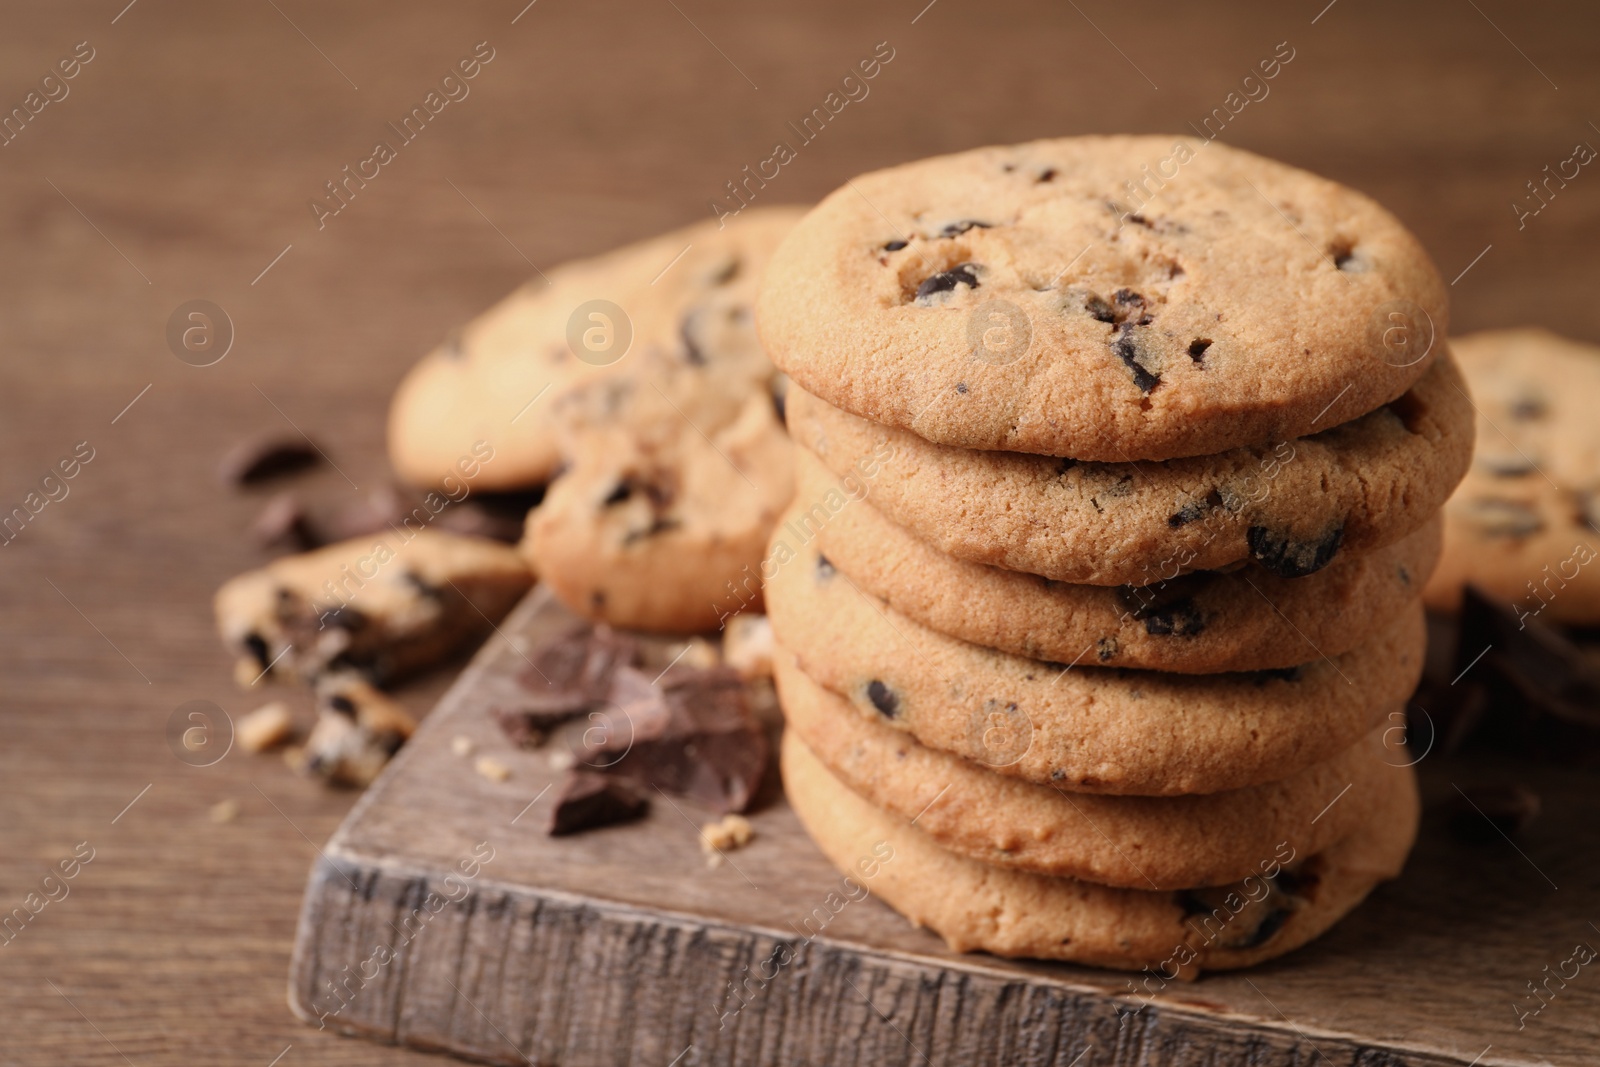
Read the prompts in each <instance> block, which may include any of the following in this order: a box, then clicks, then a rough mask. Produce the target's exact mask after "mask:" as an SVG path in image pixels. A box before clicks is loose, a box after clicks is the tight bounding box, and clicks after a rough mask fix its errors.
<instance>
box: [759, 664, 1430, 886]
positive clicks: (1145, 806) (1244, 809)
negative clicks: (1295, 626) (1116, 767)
mask: <svg viewBox="0 0 1600 1067" xmlns="http://www.w3.org/2000/svg"><path fill="white" fill-rule="evenodd" d="M776 670H777V682H778V693H779V696H780V698H781V700H782V703H783V712H784V717H785V718H786V719H787V720H788V723H789V729H790V730H791V731H792V732H793V733H794V734H795V735H796V736H797V737H798V738H799V739H800V740H801V741H804V742H805V744H806V747H807V748H809V749H810V750H811V752H812V753H813V754H814V755H815V756H816V757H817V758H818V759H819V760H821V761H822V763H823V764H824V765H825V766H827V768H828V769H829V771H830V772H832V773H833V774H834V775H835V776H836V777H838V778H839V779H840V781H842V782H843V783H844V784H845V785H847V786H849V787H850V788H851V789H852V790H854V791H855V792H857V793H859V794H860V795H861V796H862V798H863V799H865V800H867V801H869V802H870V803H872V804H873V805H875V806H877V807H879V808H883V809H884V810H886V811H889V812H892V813H894V814H896V815H899V816H900V817H901V818H904V819H908V820H911V819H914V820H915V821H916V825H917V827H918V828H919V829H920V830H922V832H923V833H925V834H927V835H928V836H929V837H931V838H932V839H933V840H934V841H935V842H936V843H937V844H938V845H939V846H940V847H941V848H945V849H948V850H950V851H952V852H957V853H960V854H961V855H964V856H970V857H971V858H973V859H976V860H981V861H983V862H985V863H991V864H995V865H997V866H1001V867H1011V868H1015V869H1017V870H1025V871H1033V872H1035V873H1038V874H1051V875H1061V876H1065V877H1071V878H1082V879H1084V880H1086V881H1090V882H1098V883H1100V884H1102V885H1117V886H1124V887H1127V888H1130V889H1183V888H1187V887H1192V886H1202V885H1206V886H1211V885H1226V884H1227V883H1229V882H1235V881H1238V880H1239V879H1240V878H1244V877H1245V876H1247V875H1250V874H1253V873H1255V869H1256V863H1257V862H1258V861H1259V860H1260V858H1261V857H1262V856H1263V855H1271V854H1272V852H1273V849H1274V848H1275V846H1277V845H1278V843H1279V842H1287V843H1289V844H1290V845H1292V846H1293V847H1294V848H1295V850H1296V851H1297V852H1298V853H1300V854H1301V855H1310V854H1311V853H1313V852H1320V851H1321V850H1322V849H1324V848H1326V847H1328V846H1329V845H1331V844H1333V843H1334V842H1336V841H1339V840H1341V839H1342V838H1344V837H1345V836H1347V835H1348V834H1350V833H1353V832H1354V831H1355V830H1357V829H1358V828H1360V826H1361V825H1363V824H1364V823H1365V822H1366V821H1367V820H1368V819H1369V818H1370V817H1371V815H1372V814H1373V812H1375V811H1378V810H1382V809H1384V808H1387V807H1388V806H1389V803H1388V802H1389V801H1390V799H1391V798H1390V796H1389V791H1390V785H1391V782H1392V780H1393V779H1394V778H1395V777H1396V776H1397V774H1398V772H1397V770H1396V768H1397V767H1398V766H1400V765H1401V764H1404V763H1405V762H1406V756H1405V755H1404V753H1403V751H1398V750H1397V751H1396V752H1389V751H1387V750H1386V749H1385V747H1384V739H1383V733H1384V729H1383V728H1380V729H1379V730H1377V731H1375V732H1373V733H1371V734H1369V735H1368V736H1367V737H1366V738H1364V739H1363V740H1361V741H1358V742H1357V743H1356V744H1355V745H1353V746H1351V747H1350V748H1348V749H1346V750H1345V751H1343V752H1340V753H1338V754H1336V755H1334V756H1333V757H1331V758H1329V759H1327V760H1324V761H1322V762H1321V763H1316V764H1313V765H1311V766H1310V767H1307V768H1305V769H1304V770H1302V771H1299V772H1297V773H1296V774H1293V775H1291V776H1289V777H1288V778H1285V779H1283V780H1282V781H1277V782H1268V783H1263V784H1262V785H1257V786H1251V787H1249V788H1246V789H1235V790H1230V791H1228V792H1225V793H1212V794H1209V795H1207V796H1182V797H1115V796H1097V795H1094V794H1088V793H1079V794H1072V793H1068V792H1065V791H1064V790H1061V789H1059V788H1056V787H1053V786H1047V785H1038V784H1035V783H1033V782H1025V781H1021V780H1020V779H1016V778H1007V777H1005V776H1003V775H999V774H994V773H992V772H990V771H988V770H986V769H984V768H983V767H981V766H979V765H978V764H975V763H973V762H971V761H970V760H964V759H961V758H960V757H958V756H952V755H950V754H949V753H947V752H941V751H939V750H938V749H934V748H928V747H927V746H925V745H922V744H920V743H918V742H917V741H916V739H915V738H913V737H911V736H909V735H908V734H906V733H904V732H903V731H900V730H896V729H894V728H892V727H890V726H888V725H886V724H884V723H882V722H880V721H875V717H874V718H868V717H867V716H866V715H864V714H862V713H861V712H859V711H858V710H857V709H855V708H854V707H852V706H851V705H850V702H849V701H847V700H845V699H844V698H843V697H840V696H837V695H835V694H834V693H831V692H829V691H828V690H826V689H824V688H823V687H822V686H820V685H818V684H817V683H816V682H814V681H812V680H811V679H810V678H808V677H806V675H805V674H804V673H802V672H801V671H800V669H799V667H798V666H796V664H795V660H794V656H793V655H792V654H790V653H789V652H788V651H787V650H781V651H780V653H779V656H778V659H777V663H776Z"/></svg>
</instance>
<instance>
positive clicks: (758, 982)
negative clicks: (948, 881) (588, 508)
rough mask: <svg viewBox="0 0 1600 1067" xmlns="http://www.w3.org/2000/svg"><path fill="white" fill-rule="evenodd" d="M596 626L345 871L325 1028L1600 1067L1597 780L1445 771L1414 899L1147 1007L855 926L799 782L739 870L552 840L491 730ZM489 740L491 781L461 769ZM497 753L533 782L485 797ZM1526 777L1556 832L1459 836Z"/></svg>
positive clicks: (621, 1041)
mask: <svg viewBox="0 0 1600 1067" xmlns="http://www.w3.org/2000/svg"><path fill="white" fill-rule="evenodd" d="M570 621H571V617H570V616H569V615H568V614H567V613H566V612H565V611H564V610H563V609H562V608H561V607H560V606H559V605H557V604H556V603H555V602H554V601H553V600H552V599H551V598H549V597H548V596H547V595H546V594H545V593H544V592H543V590H540V589H536V590H535V591H534V592H533V593H531V594H530V595H529V597H528V598H527V599H526V600H525V601H524V602H523V603H522V604H521V605H520V606H519V607H518V608H517V610H516V611H515V612H514V613H513V614H512V615H511V616H510V617H509V618H508V619H507V620H506V621H505V622H504V623H503V624H502V625H501V627H500V629H499V631H498V632H497V635H496V636H495V637H494V638H493V639H492V640H491V641H490V642H489V643H488V645H487V646H486V647H485V648H484V649H483V650H482V652H480V653H479V655H478V656H477V658H476V659H475V660H474V661H473V663H472V665H471V666H470V668H468V670H466V671H465V672H464V673H463V674H462V676H461V678H460V680H459V681H458V682H457V683H456V685H455V686H454V687H453V688H452V689H451V690H450V692H449V693H448V694H447V695H446V696H445V697H444V699H443V700H442V701H441V702H440V704H439V706H438V708H437V709H436V710H435V711H434V712H433V713H432V714H431V715H430V716H429V717H428V718H427V720H426V721H425V722H424V724H423V726H422V728H421V730H420V731H419V732H418V734H417V735H416V737H415V738H414V739H413V740H412V741H411V742H410V743H409V744H408V745H407V746H406V747H405V749H404V750H403V751H402V752H401V753H400V755H399V756H398V757H397V758H396V759H395V760H394V762H393V763H392V765H391V766H390V767H389V768H388V770H387V771H386V772H385V773H384V775H383V776H382V778H381V779H380V780H379V781H378V782H377V783H376V784H375V785H374V786H373V787H372V788H371V789H370V790H369V791H368V792H367V793H366V795H365V796H363V797H362V798H361V800H360V801H359V802H358V803H357V805H356V806H355V808H354V809H353V810H352V811H351V813H350V815H349V817H348V818H347V819H346V820H345V822H344V824H343V825H342V826H341V827H340V828H339V830H338V831H337V832H336V833H335V834H334V836H333V838H332V839H331V840H330V841H329V842H328V843H327V845H326V847H324V848H323V849H322V850H321V853H320V855H321V858H320V859H319V860H318V862H317V863H316V865H315V867H314V869H313V871H312V873H311V878H310V884H309V886H308V887H307V890H306V898H305V903H304V907H303V911H302V914H301V918H300V927H299V934H298V938H297V943H296V946H295V952H294V957H293V962H292V965H291V974H290V979H289V1000H290V1004H291V1006H292V1007H293V1008H294V1010H295V1012H296V1013H297V1014H298V1015H300V1016H301V1017H302V1018H304V1019H306V1020H307V1021H309V1022H311V1023H313V1024H314V1025H321V1026H328V1027H333V1028H336V1029H338V1030H341V1031H345V1032H348V1033H351V1034H357V1035H361V1036H364V1037H368V1038H372V1039H375V1040H378V1041H384V1042H392V1043H400V1044H405V1045H411V1046H415V1047H418V1048H425V1049H437V1050H445V1051H449V1052H452V1053H456V1054H458V1055H461V1056H466V1057H470V1058H473V1059H479V1060H485V1061H489V1062H495V1063H532V1064H562V1065H569V1067H588V1065H592V1064H621V1063H637V1064H650V1065H658V1067H669V1065H673V1067H677V1065H682V1067H689V1065H704V1064H729V1065H732V1064H738V1065H740V1067H748V1065H754V1064H782V1065H789V1064H813V1065H818V1067H839V1065H846V1064H860V1065H863V1067H896V1065H902V1064H904V1065H908V1067H911V1065H918V1064H923V1065H927V1067H945V1065H958V1064H959V1065H972V1064H983V1063H1005V1064H1028V1065H1032V1064H1041V1065H1042V1064H1060V1065H1072V1067H1099V1065H1111V1064H1115V1065H1132V1064H1234V1063H1248V1064H1255V1065H1268V1064H1271V1065H1277V1064H1283V1065H1286V1067H1287V1065H1290V1064H1309V1063H1317V1064H1363V1065H1376V1064H1417V1065H1430V1067H1431V1065H1443V1064H1457V1065H1466V1064H1480V1065H1489V1064H1519V1065H1520V1064H1529V1065H1532V1064H1558V1065H1565V1064H1580V1063H1583V1064H1588V1063H1594V1062H1596V1057H1597V1056H1600V1053H1597V1052H1596V1049H1595V1044H1594V1033H1595V1030H1596V1020H1597V1019H1600V963H1596V964H1595V965H1590V966H1578V965H1577V964H1576V963H1574V962H1568V961H1571V960H1573V958H1574V949H1575V947H1576V946H1577V945H1578V944H1579V943H1580V942H1581V943H1584V944H1586V945H1589V946H1595V947H1600V928H1597V927H1596V926H1595V925H1593V924H1594V923H1596V922H1600V847H1597V846H1600V790H1597V789H1595V788H1594V779H1593V776H1592V775H1587V774H1584V773H1581V772H1576V771H1567V770H1560V771H1557V770H1553V769H1551V768H1548V767H1542V766H1541V767H1533V766H1513V765H1504V764H1502V765H1498V766H1495V767H1489V766H1485V765H1474V764H1472V763H1469V762H1465V761H1462V760H1459V759H1456V760H1448V761H1447V760H1446V758H1445V757H1442V756H1439V755H1436V754H1430V755H1428V756H1427V757H1425V758H1423V759H1422V761H1421V763H1420V764H1419V768H1418V769H1419V771H1420V772H1421V773H1422V778H1423V786H1424V797H1425V799H1426V801H1427V812H1426V814H1425V816H1424V821H1423V831H1422V839H1421V841H1420V843H1419V845H1418V847H1417V850H1416V852H1415V854H1414V855H1413V857H1412V860H1411V863H1410V866H1409V867H1408V869H1407V870H1406V873H1405V875H1404V876H1403V877H1402V878H1401V879H1400V880H1398V881H1397V882H1394V883H1391V884H1389V885H1386V886H1384V887H1382V888H1380V889H1379V890H1378V891H1377V892H1376V893H1375V894H1374V895H1373V896H1372V897H1371V898H1370V899H1369V900H1368V902H1367V903H1366V904H1365V905H1364V906H1363V907H1362V908H1360V909H1359V910H1358V911H1357V912H1356V913H1355V914H1354V915H1352V916H1351V917H1349V918H1348V919H1346V920H1345V921H1344V922H1342V923H1341V924H1339V925H1338V926H1337V927H1336V928H1335V929H1334V930H1333V931H1332V932H1331V933H1329V934H1328V935H1327V936H1325V937H1324V938H1322V939H1321V940H1320V941H1318V942H1316V943H1314V944H1312V945H1311V946H1308V947H1307V948H1305V949H1302V950H1300V951H1299V952H1296V953H1293V954H1291V955H1290V956H1289V957H1288V958H1287V959H1283V960H1279V961H1275V962H1273V963H1270V964H1267V965H1265V966H1262V967H1259V968H1257V969H1255V970H1252V971H1248V972H1245V973H1242V974H1220V975H1214V976H1207V977H1204V978H1202V979H1200V980H1199V981H1197V982H1194V983H1190V984H1179V983H1173V984H1170V985H1168V986H1167V987H1166V988H1165V989H1162V990H1159V991H1156V992H1154V993H1153V994H1146V993H1143V992H1141V993H1139V994H1138V995H1136V994H1134V993H1133V992H1130V987H1129V982H1130V976H1129V975H1124V974H1119V973H1115V972H1110V971H1100V970H1094V969H1089V968H1082V967H1073V966H1065V965H1056V964H1035V963H1022V962H1013V961H1008V960H1002V959H997V958H993V957H989V956H982V955H966V956H964V955H958V954H955V953H952V952H950V951H949V950H947V949H946V948H945V947H944V944H943V942H942V941H940V940H939V938H938V937H936V936H934V935H933V934H931V933H929V932H927V931H925V930H919V929H915V928H913V927H912V926H910V925H909V924H908V923H907V922H906V921H905V920H904V919H902V918H900V917H899V916H898V915H896V914H895V913H894V912H892V911H890V910H889V909H888V908H887V907H885V906H883V905H882V904H880V903H878V902H877V901H876V900H873V899H864V900H856V901H852V900H850V899H849V897H848V896H847V895H846V894H845V892H844V888H845V887H844V886H843V884H842V882H841V879H840V876H839V875H838V874H837V873H836V872H835V871H834V870H833V869H832V868H831V867H830V866H829V865H828V863H827V862H826V861H825V860H824V859H823V857H822V856H821V854H820V853H818V851H817V850H816V848H815V847H814V846H813V845H812V844H811V842H810V841H809V839H808V838H807V837H806V835H805V833H804V832H803V831H802V830H801V828H800V826H799V823H798V822H797V820H796V819H795V817H794V815H793V813H792V812H791V811H790V810H789V808H788V806H787V805H786V804H785V803H784V802H783V799H782V797H781V795H780V793H779V790H778V789H777V788H776V787H775V785H774V786H773V787H772V788H770V789H769V793H770V795H769V796H768V797H766V798H765V802H764V803H763V804H762V805H761V806H759V807H758V809H757V810H756V811H755V813H754V814H753V815H752V816H751V819H752V822H753V823H754V825H755V828H756V832H757V837H756V839H755V840H754V841H753V842H752V843H751V844H750V845H749V846H748V847H746V848H744V849H742V850H740V851H738V852H734V853H731V854H730V855H729V856H728V861H727V862H725V863H723V864H721V865H720V866H718V867H715V868H712V867H709V866H708V865H707V862H706V857H705V856H704V854H703V853H702V851H701V849H700V846H699V839H698V827H699V825H700V824H701V823H703V822H706V821H710V820H711V818H712V815H711V814H710V813H709V812H707V811H704V810H701V809H697V808H695V807H693V806H691V805H690V804H689V803H688V802H686V801H670V800H666V799H664V798H662V797H661V796H659V795H657V796H655V798H654V803H653V806H652V810H651V813H650V815H649V816H648V817H647V818H646V819H644V820H643V821H641V822H637V823H633V824H631V825H626V826H621V827H613V828H608V829H603V830H596V831H591V832H588V833H583V834H578V835H576V836H572V837H565V838H549V837H546V836H545V835H544V833H543V829H542V826H543V820H544V817H545V815H546V814H547V807H548V803H549V797H548V796H547V795H545V794H544V790H545V789H546V787H548V786H550V785H551V784H552V783H553V782H555V781H556V780H557V779H558V778H559V773H558V772H557V771H555V770H553V769H552V768H551V766H550V760H549V758H548V753H547V752H545V751H539V752H523V751H519V750H515V749H513V748H512V747H511V746H510V745H509V744H508V743H507V742H506V740H505V739H504V737H503V736H502V735H501V733H500V731H499V729H498V727H497V726H496V725H495V724H494V722H493V721H492V720H491V719H490V718H489V715H488V711H487V707H488V705H489V703H490V702H491V701H492V699H493V694H494V692H495V689H496V687H497V686H499V687H503V686H505V685H506V684H508V680H509V679H510V678H511V676H512V675H514V674H515V673H516V672H517V671H518V670H519V669H522V668H523V667H524V666H525V663H524V658H523V657H524V655H525V652H526V650H527V649H528V648H529V647H531V645H532V644H533V643H534V642H536V641H537V640H538V639H539V638H540V637H541V636H543V635H545V634H549V633H551V632H553V631H554V630H556V629H557V628H559V627H562V626H564V625H566V624H568V623H569V622H570ZM502 691H503V689H502ZM580 726H581V724H580ZM462 736H465V737H468V738H471V739H472V741H473V743H474V746H475V752H474V754H473V756H469V757H463V756H461V755H459V754H457V753H456V752H455V751H453V746H452V742H453V740H454V739H456V738H458V737H462ZM559 743H560V742H559V741H555V742H552V744H559ZM484 754H488V755H492V756H494V758H496V759H498V760H500V761H502V762H503V763H505V764H506V765H507V766H509V767H510V768H511V770H512V775H511V777H510V778H509V779H508V780H506V781H504V782H495V781H491V780H489V779H487V778H485V777H483V776H481V775H479V774H478V773H476V772H475V771H474V768H473V763H474V759H475V758H476V756H478V755H484ZM1513 780H1515V781H1522V782H1525V783H1528V784H1532V785H1534V786H1535V787H1536V788H1537V789H1538V791H1539V793H1540V794H1541V796H1542V799H1543V803H1544V812H1543V815H1542V816H1541V817H1540V819H1539V820H1538V821H1537V822H1535V823H1534V825H1533V826H1532V827H1531V828H1530V830H1529V831H1528V832H1527V833H1526V834H1524V835H1520V836H1519V837H1518V839H1517V841H1516V842H1512V841H1511V840H1510V839H1507V838H1504V837H1502V836H1498V835H1496V834H1494V833H1490V834H1489V835H1488V840H1486V841H1484V842H1482V843H1476V844H1469V843H1466V842H1465V841H1462V840H1459V839H1458V838H1457V837H1456V836H1455V835H1452V834H1451V832H1450V830H1449V827H1448V822H1449V809H1450V805H1451V798H1452V797H1454V796H1455V795H1456V792H1455V785H1456V784H1461V785H1466V784H1469V783H1482V782H1491V781H1513ZM780 946H786V951H785V950H781V949H780ZM1578 958H1579V959H1581V958H1582V955H1581V954H1580V956H1579V957H1578ZM774 961H788V962H787V964H786V965H775V964H774ZM1547 968H1548V969H1547ZM1574 972H1576V974H1575V976H1574ZM1561 974H1565V975H1566V976H1567V977H1565V978H1563V977H1560V975H1561ZM1529 983H1533V984H1534V985H1536V986H1539V989H1540V995H1539V996H1538V997H1537V998H1536V997H1535V996H1534V995H1533V994H1532V993H1531V992H1530V986H1529ZM1540 983H1543V984H1542V985H1540ZM1541 1005H1542V1007H1541ZM1533 1009H1539V1010H1538V1012H1537V1014H1528V1013H1530V1012H1532V1011H1533ZM1519 1023H1520V1028H1519Z"/></svg>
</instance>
